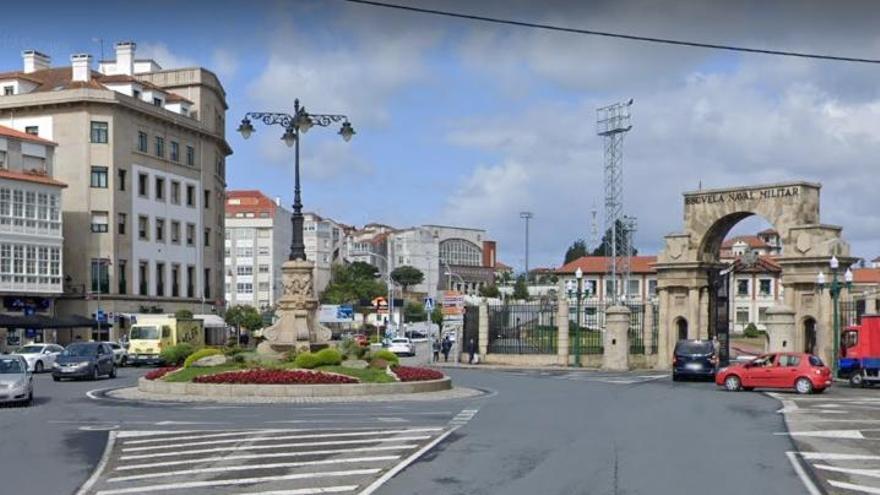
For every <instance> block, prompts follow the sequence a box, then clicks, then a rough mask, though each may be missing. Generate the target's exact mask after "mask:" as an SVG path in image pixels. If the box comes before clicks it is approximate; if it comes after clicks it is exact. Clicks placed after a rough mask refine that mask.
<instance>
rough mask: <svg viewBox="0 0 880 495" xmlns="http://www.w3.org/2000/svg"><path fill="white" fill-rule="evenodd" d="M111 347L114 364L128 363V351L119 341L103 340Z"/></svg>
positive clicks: (123, 364)
mask: <svg viewBox="0 0 880 495" xmlns="http://www.w3.org/2000/svg"><path fill="white" fill-rule="evenodd" d="M104 343H105V344H107V345H109V346H110V348H111V349H113V362H114V363H116V366H125V365H127V364H128V351H126V350H125V347H123V346H122V344H120V343H119V342H104Z"/></svg>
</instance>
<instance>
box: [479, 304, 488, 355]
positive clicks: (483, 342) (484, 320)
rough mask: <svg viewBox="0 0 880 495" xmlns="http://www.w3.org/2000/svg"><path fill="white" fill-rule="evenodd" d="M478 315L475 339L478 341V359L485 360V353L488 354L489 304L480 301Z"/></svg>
mask: <svg viewBox="0 0 880 495" xmlns="http://www.w3.org/2000/svg"><path fill="white" fill-rule="evenodd" d="M479 308H480V309H479V311H480V317H479V318H478V319H477V322H478V325H479V327H478V329H477V339H478V340H479V341H480V349H479V351H478V352H479V353H480V360H481V361H485V359H486V355H487V354H489V306H488V305H487V304H486V303H480V306H479Z"/></svg>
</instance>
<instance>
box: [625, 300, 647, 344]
mask: <svg viewBox="0 0 880 495" xmlns="http://www.w3.org/2000/svg"><path fill="white" fill-rule="evenodd" d="M626 307H628V308H629V311H630V313H629V353H630V354H644V353H645V325H644V323H645V305H644V304H643V303H637V302H628V303H626Z"/></svg>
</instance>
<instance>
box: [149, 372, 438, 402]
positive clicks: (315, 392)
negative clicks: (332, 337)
mask: <svg viewBox="0 0 880 495" xmlns="http://www.w3.org/2000/svg"><path fill="white" fill-rule="evenodd" d="M451 388H452V380H451V379H450V378H449V377H448V376H446V377H443V378H441V379H439V380H426V381H421V382H394V383H351V384H330V385H225V384H213V383H191V382H184V383H174V382H165V381H162V380H147V379H146V378H143V377H141V378H139V379H138V390H140V391H141V392H145V393H149V394H159V395H190V396H191V395H198V396H202V397H217V398H220V397H357V396H363V395H395V394H417V393H424V392H437V391H441V390H449V389H451Z"/></svg>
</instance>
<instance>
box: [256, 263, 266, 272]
mask: <svg viewBox="0 0 880 495" xmlns="http://www.w3.org/2000/svg"><path fill="white" fill-rule="evenodd" d="M257 271H258V272H259V273H269V265H267V264H260V265H258V266H257Z"/></svg>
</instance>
